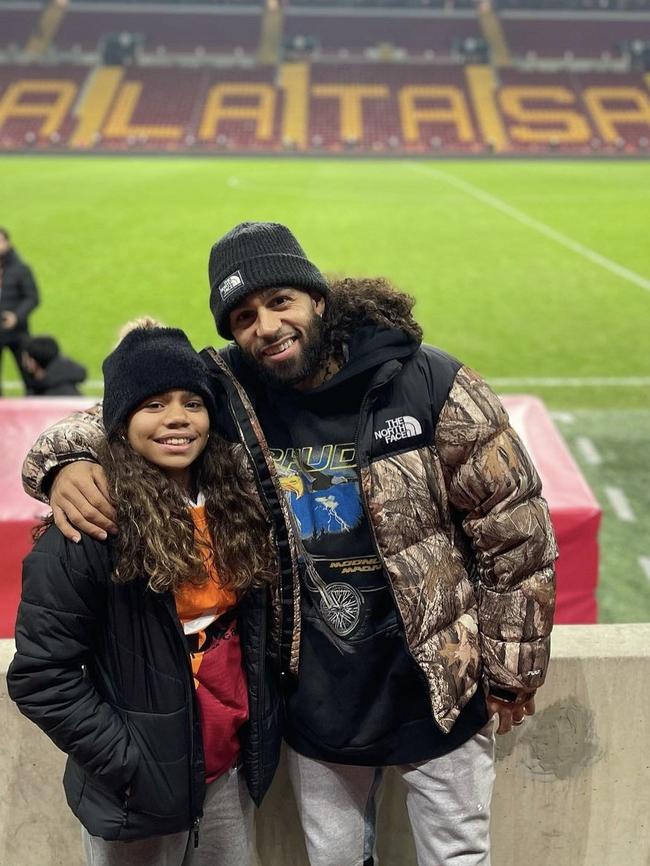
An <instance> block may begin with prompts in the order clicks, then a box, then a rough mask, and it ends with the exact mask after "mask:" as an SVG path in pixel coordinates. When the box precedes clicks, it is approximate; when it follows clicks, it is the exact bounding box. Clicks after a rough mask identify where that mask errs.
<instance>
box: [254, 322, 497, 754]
mask: <svg viewBox="0 0 650 866" xmlns="http://www.w3.org/2000/svg"><path fill="white" fill-rule="evenodd" d="M348 349H349V358H348V361H347V363H346V364H345V366H344V367H343V368H342V369H341V370H340V371H339V373H338V374H337V375H335V376H333V377H332V378H331V379H329V380H328V381H326V382H325V383H323V384H322V385H320V386H319V387H318V388H314V389H313V390H311V391H308V392H300V391H296V390H295V389H271V388H266V389H262V388H256V387H255V383H254V382H253V381H250V380H249V381H246V378H247V377H246V373H245V371H243V373H240V375H241V377H242V379H243V380H244V382H245V385H246V387H247V390H248V391H249V393H251V396H252V397H253V400H254V403H255V406H256V411H257V414H258V417H259V420H260V422H261V425H262V429H263V430H264V433H265V436H266V439H267V441H268V444H269V447H270V448H271V450H272V453H273V458H274V461H275V464H276V468H277V470H278V472H279V475H280V479H281V483H282V487H283V488H284V490H285V494H286V496H287V498H288V500H289V503H290V505H291V507H292V510H293V514H294V517H295V520H296V523H297V526H298V529H299V531H300V535H301V537H302V542H303V545H304V547H305V549H306V551H307V552H308V554H307V560H308V562H310V563H311V564H313V567H312V568H307V569H306V572H305V574H304V575H303V578H302V586H301V599H302V610H301V622H302V626H301V647H300V671H299V676H298V680H297V682H294V683H291V684H290V685H289V686H288V687H287V690H286V694H285V709H286V729H285V737H286V739H287V741H288V743H289V744H290V745H291V746H292V747H293V748H294V749H296V751H298V752H300V753H301V754H303V755H307V756H309V757H313V758H315V759H318V760H325V761H330V762H334V763H346V764H359V765H369V766H379V765H388V764H406V763H414V762H416V761H424V760H428V759H430V758H433V757H435V756H437V755H440V754H444V753H446V752H449V751H452V750H453V749H455V748H457V747H458V746H459V745H461V744H462V743H463V742H465V741H466V740H467V739H469V738H470V737H471V736H473V734H474V733H476V731H478V730H479V729H480V728H481V727H482V726H483V725H484V724H485V722H486V721H487V716H486V712H485V703H484V700H483V696H482V695H481V694H478V693H477V695H476V696H475V697H474V698H473V699H472V700H471V701H470V703H469V704H468V705H467V706H466V707H465V709H464V710H463V712H462V713H461V715H460V717H459V719H458V721H457V722H456V724H455V726H454V728H453V730H452V732H451V734H443V733H442V732H441V731H440V729H439V728H438V727H437V725H436V724H435V723H434V721H433V718H432V715H431V707H430V704H429V697H428V690H427V688H426V684H425V682H424V680H423V675H422V673H421V671H420V669H419V668H418V667H417V665H416V663H415V661H414V660H413V658H412V657H411V655H410V653H409V652H408V650H407V648H406V644H405V640H404V636H403V632H402V627H401V623H400V621H399V617H398V615H397V612H396V607H395V604H394V601H393V598H392V593H391V589H390V582H389V580H388V579H387V577H386V575H385V574H384V572H383V569H382V567H381V565H380V562H379V559H378V557H377V553H376V550H375V546H374V539H373V537H372V530H371V527H370V523H369V521H368V519H367V516H366V513H365V508H364V504H363V501H362V495H361V489H360V483H359V473H358V461H357V444H356V440H357V432H358V431H357V427H358V423H359V416H360V411H361V407H362V404H363V401H364V399H365V396H366V392H367V390H368V387H369V384H370V381H371V379H372V378H373V376H374V374H375V372H376V371H377V369H378V368H379V367H380V366H381V365H382V364H384V363H385V362H387V361H395V360H397V361H404V360H406V359H408V358H410V357H411V356H412V355H413V354H414V353H415V352H416V351H417V349H418V343H417V342H416V341H414V340H413V339H412V338H410V337H409V336H407V334H406V333H405V332H404V331H401V330H399V329H397V328H393V329H388V328H382V327H377V326H364V327H362V328H360V329H359V330H358V331H357V332H356V334H355V336H354V338H353V340H352V341H351V343H350V345H349V347H348Z"/></svg>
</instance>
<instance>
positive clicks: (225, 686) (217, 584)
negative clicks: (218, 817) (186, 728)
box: [175, 505, 248, 782]
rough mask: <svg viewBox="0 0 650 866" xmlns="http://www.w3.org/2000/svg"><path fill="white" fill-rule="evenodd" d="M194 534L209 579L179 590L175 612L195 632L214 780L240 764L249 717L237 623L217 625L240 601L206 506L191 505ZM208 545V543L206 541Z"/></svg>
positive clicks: (197, 680)
mask: <svg viewBox="0 0 650 866" xmlns="http://www.w3.org/2000/svg"><path fill="white" fill-rule="evenodd" d="M191 514H192V520H193V521H194V527H195V537H196V539H197V541H201V542H203V544H202V545H201V548H200V549H201V555H202V557H203V561H204V562H205V566H206V571H207V573H208V576H209V579H208V580H207V582H206V583H204V584H201V585H200V586H195V585H194V584H191V583H186V584H184V585H183V586H181V587H180V588H179V589H178V590H177V591H176V593H175V599H176V611H177V613H178V617H179V619H180V621H181V624H182V625H183V630H184V631H185V634H187V635H190V634H196V635H197V639H198V643H197V646H198V648H199V649H198V651H197V652H192V653H190V658H191V662H192V672H193V673H194V685H195V686H196V697H197V701H198V705H199V712H200V714H201V731H202V735H203V751H204V755H205V776H206V782H212V781H213V780H214V779H216V778H218V777H219V776H220V775H221V774H222V773H224V772H225V771H226V770H228V769H229V768H230V767H232V766H233V764H235V763H236V761H237V759H238V756H239V751H240V745H239V737H238V734H237V732H238V730H239V728H240V727H241V726H242V725H243V724H244V722H245V721H246V720H247V719H248V689H247V685H246V676H245V674H244V669H243V667H242V655H241V644H240V641H239V633H238V631H237V628H236V625H235V624H234V623H233V624H231V625H229V626H228V627H227V628H226V629H225V631H222V630H220V629H218V628H216V627H215V628H213V630H212V631H213V632H214V633H213V634H211V631H210V626H212V625H213V623H215V622H216V621H217V620H218V619H219V618H220V617H222V616H223V615H224V614H225V613H227V612H228V611H230V610H232V608H234V607H235V605H236V604H237V595H236V593H234V592H233V591H232V590H230V589H225V588H224V587H223V586H222V584H221V580H220V578H219V574H218V572H217V569H216V567H215V563H214V555H213V552H212V541H211V538H210V532H209V530H208V527H207V524H206V517H205V508H204V506H203V505H196V506H193V507H192V508H191ZM206 545H207V546H206Z"/></svg>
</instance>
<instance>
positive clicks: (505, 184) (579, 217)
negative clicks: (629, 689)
mask: <svg viewBox="0 0 650 866" xmlns="http://www.w3.org/2000/svg"><path fill="white" fill-rule="evenodd" d="M251 219H252V220H274V221H279V222H284V223H286V224H288V225H289V226H290V227H291V228H292V229H293V230H294V231H295V233H296V235H297V236H298V237H299V239H300V240H301V242H302V244H303V246H304V247H305V249H306V250H307V252H308V254H309V256H310V257H311V258H312V259H313V260H314V261H315V262H316V263H317V264H318V265H319V266H320V267H321V269H322V270H324V271H326V272H327V273H328V274H330V275H344V274H346V275H347V274H354V275H362V274H363V275H379V274H382V275H384V276H387V277H389V278H390V279H391V280H392V281H393V282H394V283H395V284H396V285H397V286H399V287H400V288H402V289H404V290H406V291H409V292H410V293H412V294H413V295H414V296H415V297H416V298H417V306H416V313H417V315H418V318H419V320H420V322H421V323H422V325H423V327H424V331H425V338H426V339H427V341H428V342H431V343H434V344H436V345H439V346H441V347H442V348H444V349H446V350H447V351H449V352H451V353H452V354H454V355H456V356H457V357H459V358H461V359H462V360H463V361H464V362H465V363H468V364H470V365H471V366H473V367H475V368H476V369H478V370H479V371H480V372H481V373H482V374H483V375H484V376H485V377H486V378H487V379H488V380H489V381H490V382H491V384H492V385H493V386H494V387H495V389H496V390H497V391H499V392H500V393H503V394H506V393H529V394H535V395H537V396H539V397H541V398H542V399H543V400H544V402H545V403H546V405H547V406H548V407H549V409H550V410H551V412H553V413H554V417H555V420H556V423H557V425H558V427H559V429H560V431H561V433H562V435H563V436H564V438H565V440H566V442H567V444H568V446H569V448H570V449H571V451H572V453H573V454H574V457H575V458H576V461H577V462H578V464H579V466H580V468H581V469H582V471H583V473H584V474H585V476H586V477H587V479H588V481H589V483H590V485H591V487H592V489H593V490H594V493H595V495H596V497H597V499H598V501H599V503H600V505H601V506H602V508H603V512H604V519H603V526H602V531H601V551H602V562H601V577H600V587H601V588H600V595H599V603H600V618H601V620H602V621H604V622H610V621H619V622H620V621H632V620H650V459H649V458H650V229H649V226H650V162H633V161H630V162H622V161H621V162H614V161H602V162H600V161H599V162H591V161H590V162H579V161H548V162H541V161H535V162H534V161H523V160H522V161H492V162H483V161H436V162H433V161H431V162H427V161H398V160H395V161H379V160H377V161H373V160H368V161H365V160H364V161H358V160H311V159H304V160H298V159H292V160H265V159H214V160H207V159H206V160H204V159H180V158H174V159H165V158H138V157H135V158H102V157H97V158H75V157H63V158H46V157H36V156H30V157H4V158H0V224H5V225H7V227H9V228H10V229H11V230H12V233H13V236H14V240H15V243H16V246H17V248H18V249H19V250H20V251H21V252H22V254H23V256H24V257H25V259H27V260H28V261H29V262H30V263H31V264H32V266H33V267H34V270H35V272H36V274H37V277H38V281H39V284H40V287H41V292H42V304H41V306H40V307H39V309H38V311H37V313H36V314H35V315H34V316H33V318H32V330H33V331H34V332H50V333H53V334H54V335H56V336H57V337H58V338H59V340H60V342H61V344H62V347H63V350H64V352H65V353H66V354H69V355H71V356H72V357H74V358H75V359H77V360H79V361H81V362H83V363H84V364H86V366H87V367H88V369H89V376H90V380H91V382H90V383H89V387H88V388H87V392H88V393H89V394H94V393H100V392H101V385H100V382H99V379H100V366H101V360H102V358H103V357H104V355H105V354H106V353H107V352H108V351H109V350H110V348H111V345H112V343H113V342H114V340H115V336H116V333H117V331H118V329H119V327H120V325H122V324H123V323H124V322H125V321H127V320H128V319H130V318H133V317H134V316H136V315H141V314H144V313H148V314H150V315H153V316H156V317H158V318H160V319H162V320H163V321H165V322H166V323H168V324H175V325H179V326H180V327H182V328H184V329H185V330H186V331H187V332H188V334H189V335H190V337H191V338H192V340H193V342H194V343H195V345H196V346H197V347H200V346H203V345H206V344H209V343H214V342H218V340H217V339H216V337H215V331H214V325H213V322H212V319H211V316H210V313H209V309H208V290H207V276H206V264H207V257H208V251H209V248H210V245H211V244H212V242H213V241H214V240H215V239H216V238H217V237H218V236H219V235H221V234H222V233H223V232H225V231H227V230H228V229H229V228H230V227H232V226H233V225H234V224H236V223H237V222H240V221H242V220H251ZM5 365H6V369H5V378H8V379H10V380H14V379H15V378H16V373H15V370H14V368H13V367H12V366H11V365H10V363H9V360H8V359H7V360H6V361H5ZM13 387H14V388H15V383H14V386H13ZM11 388H12V385H11V383H9V387H8V388H7V393H11ZM16 392H17V389H16Z"/></svg>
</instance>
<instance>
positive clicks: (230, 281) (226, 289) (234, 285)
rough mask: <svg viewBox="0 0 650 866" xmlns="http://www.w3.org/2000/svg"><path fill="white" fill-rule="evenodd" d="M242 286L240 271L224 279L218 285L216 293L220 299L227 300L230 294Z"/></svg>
mask: <svg viewBox="0 0 650 866" xmlns="http://www.w3.org/2000/svg"><path fill="white" fill-rule="evenodd" d="M243 285H244V281H243V280H242V276H241V273H240V271H235V273H234V274H231V275H230V276H229V277H226V279H225V280H224V281H223V283H220V284H219V288H218V292H219V294H220V295H221V299H222V300H223V299H224V298H227V297H228V295H229V294H230V293H231V292H234V291H235V289H238V288H239V287H240V286H243Z"/></svg>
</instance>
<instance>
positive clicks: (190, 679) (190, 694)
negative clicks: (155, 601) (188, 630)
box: [164, 598, 201, 848]
mask: <svg viewBox="0 0 650 866" xmlns="http://www.w3.org/2000/svg"><path fill="white" fill-rule="evenodd" d="M171 604H172V601H171V598H169V599H166V600H165V601H164V606H165V609H166V611H167V613H168V614H169V616H170V619H171V620H172V622H173V624H174V629H175V631H176V634H177V635H179V636H182V638H181V643H182V646H183V661H184V663H185V670H186V671H187V674H188V676H187V677H186V680H185V686H186V689H187V686H188V683H189V690H188V691H187V698H188V709H189V717H190V724H189V728H190V732H189V734H190V736H189V746H190V761H189V763H190V818H191V819H192V835H193V837H194V847H195V848H198V847H199V825H200V823H201V818H200V816H199V815H196V814H195V805H194V700H195V693H194V674H193V673H192V664H191V662H190V656H189V652H188V650H187V641H186V638H185V633H184V632H183V629H182V626H181V623H180V620H179V619H178V615H177V614H176V612H175V610H174V611H173V612H172V608H171Z"/></svg>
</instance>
